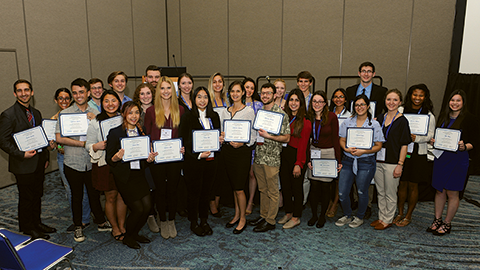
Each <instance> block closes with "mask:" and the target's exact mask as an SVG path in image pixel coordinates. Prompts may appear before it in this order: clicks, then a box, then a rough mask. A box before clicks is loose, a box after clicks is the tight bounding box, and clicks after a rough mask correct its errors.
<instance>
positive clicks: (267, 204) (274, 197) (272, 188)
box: [253, 163, 280, 225]
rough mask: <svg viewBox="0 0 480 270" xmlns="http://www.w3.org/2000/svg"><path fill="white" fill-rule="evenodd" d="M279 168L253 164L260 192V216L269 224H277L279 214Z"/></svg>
mask: <svg viewBox="0 0 480 270" xmlns="http://www.w3.org/2000/svg"><path fill="white" fill-rule="evenodd" d="M279 170H280V168H279V167H271V166H267V165H259V164H256V163H253V173H254V174H255V177H256V178H257V183H258V191H259V192H260V216H261V217H263V218H264V219H265V220H266V221H267V222H268V223H269V224H273V225H274V224H275V218H276V217H277V213H278V196H279V188H278V172H279Z"/></svg>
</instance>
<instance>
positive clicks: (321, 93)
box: [307, 91, 329, 126]
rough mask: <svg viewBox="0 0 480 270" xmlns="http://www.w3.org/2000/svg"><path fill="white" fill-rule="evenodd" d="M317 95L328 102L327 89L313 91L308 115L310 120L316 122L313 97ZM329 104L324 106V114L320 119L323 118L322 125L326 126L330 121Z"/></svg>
mask: <svg viewBox="0 0 480 270" xmlns="http://www.w3.org/2000/svg"><path fill="white" fill-rule="evenodd" d="M315 96H321V97H322V98H323V101H325V102H327V93H325V91H315V93H313V95H312V97H311V98H310V104H309V105H308V112H307V116H308V119H310V121H312V122H315V110H314V109H313V97H315ZM328 112H329V110H328V106H327V105H326V104H325V107H323V110H322V115H321V116H320V119H321V120H322V121H321V122H320V125H321V126H325V125H326V124H327V123H328Z"/></svg>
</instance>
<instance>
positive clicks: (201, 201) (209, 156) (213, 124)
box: [179, 86, 223, 236]
mask: <svg viewBox="0 0 480 270" xmlns="http://www.w3.org/2000/svg"><path fill="white" fill-rule="evenodd" d="M192 98H193V100H192V101H193V102H192V110H191V111H188V112H186V113H185V114H183V116H182V119H181V120H180V129H179V134H180V137H181V138H182V139H183V143H184V146H185V166H184V174H185V179H186V184H187V190H188V220H190V229H191V230H192V231H193V232H194V233H195V234H196V235H198V236H205V235H211V234H212V233H213V231H212V229H211V228H210V226H209V225H208V223H207V218H208V208H209V194H210V191H211V188H212V183H213V182H214V177H215V172H216V167H217V162H218V160H217V159H218V157H216V154H217V153H215V152H210V151H208V152H202V153H194V152H193V131H194V130H203V129H220V118H219V117H218V114H217V113H216V112H214V111H213V108H212V102H211V99H210V95H209V94H208V90H207V89H206V88H205V87H203V86H200V87H198V88H197V89H195V91H194V93H193V96H192ZM219 140H220V144H221V143H223V135H220V138H219ZM199 217H200V224H199V223H198V218H199Z"/></svg>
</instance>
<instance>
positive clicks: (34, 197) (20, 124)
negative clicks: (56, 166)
mask: <svg viewBox="0 0 480 270" xmlns="http://www.w3.org/2000/svg"><path fill="white" fill-rule="evenodd" d="M13 95H14V96H15V97H16V98H17V102H15V104H13V106H11V107H10V108H8V109H6V110H5V111H4V112H3V113H2V114H1V116H0V148H2V150H3V151H5V152H6V153H7V154H8V170H9V171H10V172H11V173H13V174H14V175H15V178H16V180H17V188H18V223H19V227H20V231H22V232H24V233H25V234H28V235H31V236H32V237H33V238H45V239H48V238H50V237H49V236H48V235H45V233H54V232H56V229H55V228H52V227H49V226H47V225H45V224H42V222H41V220H40V214H41V204H42V202H41V199H42V195H43V182H44V180H45V174H44V173H45V168H46V167H47V166H48V158H49V153H48V149H47V148H44V149H38V150H31V151H26V152H25V151H20V150H19V149H18V146H17V144H16V143H15V141H14V139H13V136H12V134H14V133H17V132H20V131H23V130H26V129H29V128H32V127H35V126H39V125H41V124H42V115H41V113H40V112H39V111H38V110H37V109H35V108H33V107H32V106H30V102H31V99H32V97H33V89H32V84H31V83H30V82H29V81H27V80H18V81H16V82H15V83H14V84H13Z"/></svg>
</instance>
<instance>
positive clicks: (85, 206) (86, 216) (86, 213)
mask: <svg viewBox="0 0 480 270" xmlns="http://www.w3.org/2000/svg"><path fill="white" fill-rule="evenodd" d="M64 158H65V157H64V156H63V155H62V154H60V153H57V163H58V170H59V171H60V177H61V178H62V182H63V186H64V187H65V191H66V192H67V200H68V205H70V209H72V192H71V190H70V185H69V184H68V181H67V178H66V177H65V173H64V168H63V160H64ZM89 222H90V204H89V202H88V195H87V188H86V187H85V186H83V201H82V223H85V224H87V223H89Z"/></svg>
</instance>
